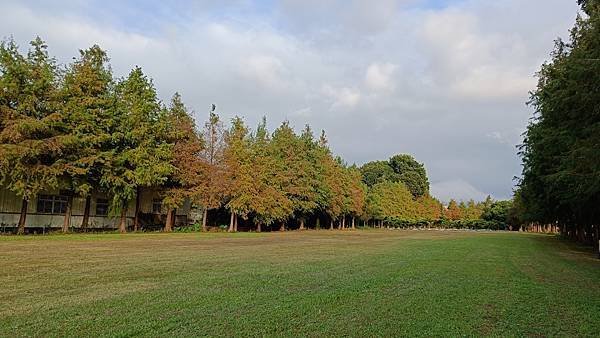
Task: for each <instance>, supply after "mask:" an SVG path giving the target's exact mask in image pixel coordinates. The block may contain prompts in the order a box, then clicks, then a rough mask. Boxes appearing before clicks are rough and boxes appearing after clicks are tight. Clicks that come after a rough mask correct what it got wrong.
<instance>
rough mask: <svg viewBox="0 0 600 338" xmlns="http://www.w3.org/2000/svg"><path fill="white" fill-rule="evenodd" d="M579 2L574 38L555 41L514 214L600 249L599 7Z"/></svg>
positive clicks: (526, 145) (543, 73)
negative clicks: (579, 13) (555, 228)
mask: <svg viewBox="0 0 600 338" xmlns="http://www.w3.org/2000/svg"><path fill="white" fill-rule="evenodd" d="M579 4H580V5H581V8H582V14H581V15H579V16H578V17H577V21H576V23H575V26H574V28H573V29H572V30H571V36H570V40H569V41H568V42H565V41H562V40H560V39H559V40H557V41H556V43H555V48H554V51H553V52H552V60H551V61H550V62H547V63H545V64H544V65H542V68H541V70H540V71H539V73H538V77H539V81H538V85H537V89H536V90H535V91H534V92H533V93H532V94H531V102H530V103H531V106H532V107H533V108H534V109H535V114H534V116H533V118H532V120H531V123H530V124H529V126H528V128H527V131H526V133H525V135H524V136H525V138H524V142H523V144H522V146H521V147H520V154H521V156H522V158H523V174H522V178H521V181H520V184H519V189H518V190H517V192H516V195H515V209H516V210H517V213H518V214H519V216H520V218H521V220H522V222H524V223H530V224H533V225H535V228H536V229H543V228H547V227H549V226H550V227H552V228H554V227H558V228H559V229H560V232H561V233H562V234H563V235H564V236H567V237H569V238H572V239H575V240H578V241H580V242H582V243H586V244H592V243H595V244H596V245H598V246H599V247H600V238H599V237H600V236H599V226H600V207H599V206H600V1H599V0H579ZM540 224H541V225H542V226H540ZM544 225H545V226H544Z"/></svg>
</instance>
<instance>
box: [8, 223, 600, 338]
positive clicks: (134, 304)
mask: <svg viewBox="0 0 600 338" xmlns="http://www.w3.org/2000/svg"><path fill="white" fill-rule="evenodd" d="M0 256H1V259H2V263H1V264H2V268H1V269H0V285H1V288H0V336H11V337H12V336H29V335H34V336H65V335H68V336H131V335H144V336H164V335H176V336H189V335H209V336H231V335H244V336H248V335H251V336H280V335H284V336H341V335H346V336H398V335H427V336H454V337H456V336H464V335H467V336H482V335H486V336H487V335H494V336H502V337H506V336H596V337H597V336H599V335H600V260H598V259H596V258H595V257H594V255H593V254H592V253H591V252H590V251H583V250H581V249H579V248H577V247H575V246H571V245H570V244H566V243H564V242H562V241H560V240H558V239H556V238H555V237H552V236H547V235H536V234H519V233H475V232H455V231H391V230H364V231H345V232H342V231H306V232H287V233H263V234H255V233H240V234H158V233H157V234H128V235H112V234H104V235H67V236H63V235H52V236H45V237H34V236H29V237H14V236H9V237H0Z"/></svg>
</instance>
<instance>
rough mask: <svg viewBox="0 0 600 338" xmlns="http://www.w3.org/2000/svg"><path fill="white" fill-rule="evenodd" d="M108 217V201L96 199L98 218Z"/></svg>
mask: <svg viewBox="0 0 600 338" xmlns="http://www.w3.org/2000/svg"><path fill="white" fill-rule="evenodd" d="M106 215H108V200H107V199H105V198H97V199H96V216H106Z"/></svg>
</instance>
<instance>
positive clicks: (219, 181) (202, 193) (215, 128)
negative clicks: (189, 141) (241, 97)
mask: <svg viewBox="0 0 600 338" xmlns="http://www.w3.org/2000/svg"><path fill="white" fill-rule="evenodd" d="M215 110H216V106H215V105H212V110H211V112H210V115H209V119H208V121H207V122H206V123H205V124H204V129H203V130H202V133H201V134H202V139H203V141H204V145H205V146H204V149H203V151H202V152H201V153H200V157H201V159H202V161H203V162H204V171H203V177H202V180H201V182H200V185H199V186H198V187H197V190H196V192H197V193H196V194H194V196H193V200H194V202H196V203H199V204H200V205H202V207H203V208H204V211H203V212H204V215H203V217H202V230H204V231H206V230H207V222H208V211H209V210H211V209H215V208H219V207H220V206H221V205H222V204H223V202H224V199H225V194H226V192H227V190H228V183H229V180H228V179H227V178H228V177H229V176H228V175H227V170H226V169H227V167H226V164H225V158H224V154H225V148H226V140H225V135H226V132H225V128H224V126H223V122H222V121H221V119H220V118H219V115H217V113H215Z"/></svg>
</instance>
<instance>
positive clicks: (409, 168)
mask: <svg viewBox="0 0 600 338" xmlns="http://www.w3.org/2000/svg"><path fill="white" fill-rule="evenodd" d="M388 162H389V166H390V167H392V169H393V170H394V173H395V174H396V175H397V177H398V180H399V181H400V182H402V183H404V185H406V187H407V188H408V190H409V191H410V192H411V194H412V195H413V196H414V197H421V196H425V195H426V194H428V193H429V180H428V179H427V173H426V172H425V166H423V164H421V163H419V162H417V161H416V160H415V159H414V158H413V157H412V156H411V155H408V154H402V155H395V156H393V157H392V158H390V160H389V161H388Z"/></svg>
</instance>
